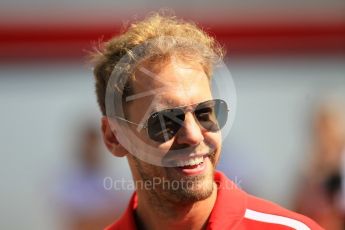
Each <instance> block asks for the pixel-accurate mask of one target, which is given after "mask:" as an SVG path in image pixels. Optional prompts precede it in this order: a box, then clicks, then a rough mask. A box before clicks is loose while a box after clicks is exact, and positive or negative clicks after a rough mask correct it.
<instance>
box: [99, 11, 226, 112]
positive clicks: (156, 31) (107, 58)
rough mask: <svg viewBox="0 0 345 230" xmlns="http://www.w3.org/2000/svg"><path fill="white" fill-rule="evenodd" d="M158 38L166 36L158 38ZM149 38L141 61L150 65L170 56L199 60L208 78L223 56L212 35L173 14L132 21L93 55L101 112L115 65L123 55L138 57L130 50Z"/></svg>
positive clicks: (163, 60)
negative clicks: (123, 30) (148, 43)
mask: <svg viewBox="0 0 345 230" xmlns="http://www.w3.org/2000/svg"><path fill="white" fill-rule="evenodd" d="M160 38H166V39H163V40H159V39H160ZM150 40H151V41H152V40H155V42H153V43H150V45H149V46H144V47H145V48H144V49H145V50H144V55H142V56H141V57H140V58H141V63H144V61H145V62H147V61H149V62H150V63H151V64H152V63H153V64H159V63H163V62H166V61H168V60H169V59H170V58H171V57H173V56H174V57H178V58H182V59H183V60H186V61H193V62H195V61H198V62H200V64H201V65H202V66H203V68H204V70H205V73H206V74H207V76H208V77H209V78H210V77H211V75H212V67H213V65H214V64H215V62H217V61H219V60H221V59H222V58H223V56H224V50H223V48H222V47H221V46H220V45H219V43H218V42H216V40H215V39H214V38H213V37H211V36H209V35H208V34H206V33H205V32H204V31H203V30H202V29H200V28H199V27H198V26H196V25H195V24H194V23H191V22H186V21H183V20H180V19H177V18H176V17H175V16H166V15H163V14H161V13H154V14H151V15H150V16H148V17H147V18H146V19H144V20H142V21H139V22H137V23H132V24H130V26H129V27H128V28H127V30H125V32H124V33H122V34H120V35H118V36H115V37H113V38H111V39H110V40H109V41H107V42H104V43H103V44H101V47H100V48H98V49H97V50H96V52H94V53H93V54H92V62H93V65H94V71H93V72H94V76H95V80H96V84H95V85H96V94H97V100H98V104H99V106H100V109H101V112H102V114H103V115H106V108H105V96H106V88H107V84H108V80H109V78H110V75H111V74H112V72H113V70H114V68H115V66H116V65H117V64H118V62H119V61H120V59H121V58H122V57H123V56H125V55H129V56H130V57H131V58H132V60H135V61H137V60H138V59H140V58H138V57H137V56H135V55H134V54H133V53H132V49H134V48H135V47H137V46H139V45H144V44H145V43H147V42H148V41H150ZM162 41H163V42H162ZM148 56H149V58H150V59H149V60H148V59H147V57H148ZM145 58H146V59H145ZM137 64H139V63H137ZM129 69H130V71H131V73H130V74H132V75H134V72H135V71H133V68H129ZM115 71H116V69H115ZM125 94H128V92H123V95H125ZM125 96H128V95H125Z"/></svg>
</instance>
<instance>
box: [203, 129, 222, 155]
mask: <svg viewBox="0 0 345 230" xmlns="http://www.w3.org/2000/svg"><path fill="white" fill-rule="evenodd" d="M204 138H205V140H204V141H205V143H207V144H208V145H210V146H212V147H213V148H214V149H215V150H216V151H217V152H218V151H219V152H220V149H221V145H222V136H221V134H220V132H206V133H204Z"/></svg>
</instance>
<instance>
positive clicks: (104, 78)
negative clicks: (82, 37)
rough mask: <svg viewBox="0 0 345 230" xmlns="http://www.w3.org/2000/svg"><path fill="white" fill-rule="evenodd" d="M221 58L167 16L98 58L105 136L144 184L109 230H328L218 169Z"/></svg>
mask: <svg viewBox="0 0 345 230" xmlns="http://www.w3.org/2000/svg"><path fill="white" fill-rule="evenodd" d="M222 56H223V51H222V49H221V48H220V46H219V45H218V44H217V42H216V41H215V40H214V39H213V38H212V37H210V36H208V35H207V34H206V33H204V32H203V31H202V30H201V29H199V28H198V27H197V26H195V25H194V24H192V23H187V22H184V21H182V20H178V19H176V18H175V17H171V16H162V15H160V14H154V15H152V16H150V17H148V18H146V19H145V20H143V21H140V22H138V23H133V24H131V25H130V26H129V28H128V29H127V30H126V31H125V32H124V33H123V34H121V35H119V36H117V37H114V38H112V39H111V40H109V41H108V42H106V43H104V44H103V46H102V47H101V48H100V50H99V51H97V52H96V53H95V55H94V60H95V62H94V63H95V68H94V74H95V79H96V93H97V98H98V103H99V105H100V108H101V111H102V113H103V118H102V120H101V121H102V133H103V139H104V142H105V145H106V146H107V148H108V149H109V151H110V152H111V153H112V154H113V155H115V156H117V157H127V160H128V163H129V166H130V169H131V172H132V175H133V179H134V181H135V184H136V185H137V186H136V192H135V193H134V194H133V196H132V198H131V201H130V203H129V206H128V208H127V210H126V211H125V213H124V214H123V216H122V217H121V218H120V219H118V220H117V221H116V222H115V223H114V224H112V225H111V226H109V227H108V228H107V229H165V230H168V229H321V228H320V227H318V225H317V224H315V223H314V222H313V221H312V220H310V219H308V218H307V217H304V216H302V215H299V214H297V213H293V212H291V211H288V210H286V209H284V208H282V207H280V206H278V205H276V204H273V203H270V202H268V201H264V200H261V199H259V198H256V197H253V196H250V195H248V194H246V193H245V192H244V191H242V190H240V189H239V188H238V187H237V186H236V185H235V184H234V183H233V182H232V181H230V180H229V179H228V178H227V177H226V176H225V175H223V174H222V173H221V172H218V171H216V170H215V168H216V165H217V162H218V160H219V156H220V153H221V145H222V136H221V129H222V128H223V127H224V125H225V124H226V121H227V117H228V111H229V108H228V106H227V103H226V102H225V101H224V100H221V99H217V98H213V95H212V90H211V85H210V84H211V83H210V82H211V77H212V70H213V69H214V66H215V65H216V63H217V62H218V61H219V60H221V59H222Z"/></svg>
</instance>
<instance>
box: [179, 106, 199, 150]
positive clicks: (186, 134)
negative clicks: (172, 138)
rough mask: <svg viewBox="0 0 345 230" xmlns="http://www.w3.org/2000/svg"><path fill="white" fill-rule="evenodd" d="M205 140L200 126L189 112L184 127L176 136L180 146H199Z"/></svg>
mask: <svg viewBox="0 0 345 230" xmlns="http://www.w3.org/2000/svg"><path fill="white" fill-rule="evenodd" d="M203 140H204V136H203V134H202V132H201V129H200V126H199V124H198V123H197V121H196V120H195V117H194V116H193V114H192V113H191V112H187V113H186V116H185V120H184V122H183V126H182V127H181V128H180V130H179V131H178V132H177V134H176V141H177V143H178V144H188V145H190V146H194V145H198V144H199V143H200V142H202V141H203Z"/></svg>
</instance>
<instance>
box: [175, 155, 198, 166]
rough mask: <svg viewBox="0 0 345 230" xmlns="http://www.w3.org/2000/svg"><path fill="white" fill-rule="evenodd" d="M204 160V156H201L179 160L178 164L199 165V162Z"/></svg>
mask: <svg viewBox="0 0 345 230" xmlns="http://www.w3.org/2000/svg"><path fill="white" fill-rule="evenodd" d="M203 161H204V158H203V157H202V156H200V157H193V158H190V159H188V160H184V161H182V160H181V161H177V162H176V165H177V166H178V167H182V166H187V165H197V164H200V163H202V162H203Z"/></svg>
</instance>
